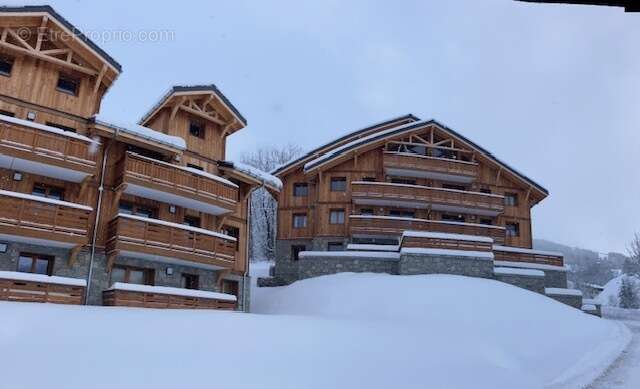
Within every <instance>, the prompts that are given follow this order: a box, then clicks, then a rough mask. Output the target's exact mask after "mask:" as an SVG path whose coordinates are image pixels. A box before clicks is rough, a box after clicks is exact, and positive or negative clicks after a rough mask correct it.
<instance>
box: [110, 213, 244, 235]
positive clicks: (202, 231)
mask: <svg viewBox="0 0 640 389" xmlns="http://www.w3.org/2000/svg"><path fill="white" fill-rule="evenodd" d="M117 217H123V218H125V219H132V220H139V221H142V222H146V223H153V224H159V225H163V226H167V227H173V228H179V229H181V230H187V231H193V232H197V233H200V234H204V235H209V236H215V237H217V238H221V239H226V240H231V241H234V242H235V241H236V238H234V237H233V236H229V235H225V234H221V233H219V232H215V231H209V230H205V229H204V228H198V227H191V226H188V225H186V224H178V223H172V222H168V221H164V220H159V219H151V218H148V217H143V216H138V215H127V214H126V213H119V214H118V216H117Z"/></svg>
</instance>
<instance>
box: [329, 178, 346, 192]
mask: <svg viewBox="0 0 640 389" xmlns="http://www.w3.org/2000/svg"><path fill="white" fill-rule="evenodd" d="M346 190H347V178H346V177H333V178H332V179H331V191H332V192H345V191H346Z"/></svg>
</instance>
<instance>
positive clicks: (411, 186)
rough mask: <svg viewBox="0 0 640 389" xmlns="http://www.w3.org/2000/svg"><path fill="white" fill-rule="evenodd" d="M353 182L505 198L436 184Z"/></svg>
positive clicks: (355, 182) (356, 182)
mask: <svg viewBox="0 0 640 389" xmlns="http://www.w3.org/2000/svg"><path fill="white" fill-rule="evenodd" d="M352 184H358V185H374V186H394V187H404V188H414V189H429V190H437V191H442V192H452V193H464V194H477V195H481V196H486V197H496V198H500V199H503V198H504V196H503V195H498V194H493V193H484V192H472V191H468V190H460V189H449V188H437V187H434V186H425V185H414V184H398V183H395V182H376V181H353V182H352Z"/></svg>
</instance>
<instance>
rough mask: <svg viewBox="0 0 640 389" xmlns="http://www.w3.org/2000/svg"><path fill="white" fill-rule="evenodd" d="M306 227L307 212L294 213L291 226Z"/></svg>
mask: <svg viewBox="0 0 640 389" xmlns="http://www.w3.org/2000/svg"><path fill="white" fill-rule="evenodd" d="M306 227H307V214H306V213H294V214H293V228H306Z"/></svg>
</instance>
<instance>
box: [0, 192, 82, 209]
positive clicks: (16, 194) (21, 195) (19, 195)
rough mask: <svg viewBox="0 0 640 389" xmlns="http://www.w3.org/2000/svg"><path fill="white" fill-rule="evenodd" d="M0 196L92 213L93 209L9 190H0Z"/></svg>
mask: <svg viewBox="0 0 640 389" xmlns="http://www.w3.org/2000/svg"><path fill="white" fill-rule="evenodd" d="M0 195H1V196H10V197H15V198H19V199H25V200H32V201H39V202H41V203H47V204H52V205H61V206H64V207H69V208H75V209H81V210H83V211H89V212H91V211H93V208H91V207H89V206H87V205H82V204H76V203H70V202H68V201H62V200H55V199H50V198H47V197H40V196H34V195H31V194H27V193H20V192H12V191H9V190H1V189H0Z"/></svg>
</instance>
